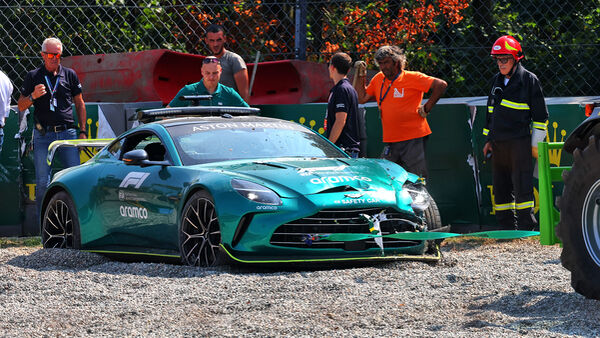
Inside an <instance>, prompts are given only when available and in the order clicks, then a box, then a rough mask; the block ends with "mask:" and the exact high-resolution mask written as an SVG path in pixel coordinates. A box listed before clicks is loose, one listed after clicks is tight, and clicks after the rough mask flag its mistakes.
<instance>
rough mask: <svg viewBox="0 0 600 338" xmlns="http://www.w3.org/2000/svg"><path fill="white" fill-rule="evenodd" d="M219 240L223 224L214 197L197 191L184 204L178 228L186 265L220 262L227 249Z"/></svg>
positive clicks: (183, 259) (211, 264) (208, 264)
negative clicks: (223, 250)
mask: <svg viewBox="0 0 600 338" xmlns="http://www.w3.org/2000/svg"><path fill="white" fill-rule="evenodd" d="M220 244H221V228H220V225H219V220H218V218H217V212H216V209H215V204H214V202H213V199H212V197H211V196H210V194H209V193H207V192H206V191H198V192H196V193H194V194H193V195H192V197H191V198H190V199H189V200H188V201H187V203H186V204H185V207H184V208H183V216H182V218H181V225H180V230H179V248H180V252H181V259H182V261H183V262H184V263H185V264H187V265H194V266H216V265H221V264H223V263H224V253H223V252H221V248H220Z"/></svg>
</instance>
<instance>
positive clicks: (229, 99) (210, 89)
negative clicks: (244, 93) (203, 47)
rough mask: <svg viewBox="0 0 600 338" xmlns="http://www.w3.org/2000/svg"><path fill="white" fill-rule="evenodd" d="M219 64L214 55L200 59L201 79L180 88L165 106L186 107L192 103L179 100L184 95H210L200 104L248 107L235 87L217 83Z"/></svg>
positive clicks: (219, 70)
mask: <svg viewBox="0 0 600 338" xmlns="http://www.w3.org/2000/svg"><path fill="white" fill-rule="evenodd" d="M220 78H221V64H220V62H219V59H217V58H216V57H214V56H207V57H206V58H204V60H202V80H200V82H196V83H192V84H190V85H187V86H184V87H183V88H181V90H180V91H179V93H177V95H175V97H174V98H173V100H172V101H171V102H170V103H169V104H168V105H167V107H187V106H190V105H191V104H192V101H189V100H180V99H179V98H180V97H182V96H184V95H212V99H210V100H201V101H200V105H201V106H230V107H249V105H248V104H247V103H246V101H244V100H243V99H242V97H241V96H240V94H238V93H237V92H236V91H235V89H233V88H230V87H227V86H224V85H222V84H220V83H219V79H220Z"/></svg>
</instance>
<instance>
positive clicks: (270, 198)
mask: <svg viewBox="0 0 600 338" xmlns="http://www.w3.org/2000/svg"><path fill="white" fill-rule="evenodd" d="M231 187H232V188H233V189H234V190H235V191H237V193H238V194H240V195H242V196H244V197H245V198H247V199H249V200H251V201H252V202H256V203H263V204H269V205H281V198H279V196H278V195H277V194H276V193H275V192H274V191H273V190H271V189H269V188H267V187H264V186H262V185H260V184H256V183H254V182H250V181H244V180H238V179H233V180H231Z"/></svg>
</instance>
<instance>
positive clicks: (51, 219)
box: [40, 191, 81, 249]
mask: <svg viewBox="0 0 600 338" xmlns="http://www.w3.org/2000/svg"><path fill="white" fill-rule="evenodd" d="M40 230H41V235H42V236H41V237H42V245H43V247H44V248H61V249H80V248H81V233H80V228H79V217H78V215H77V209H76V208H75V203H73V200H72V199H71V197H70V196H69V194H67V193H66V192H65V191H59V192H57V193H56V194H54V196H52V198H51V199H50V202H48V205H47V206H46V209H45V211H44V217H43V219H42V226H41V229H40Z"/></svg>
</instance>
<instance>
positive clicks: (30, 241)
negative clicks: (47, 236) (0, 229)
mask: <svg viewBox="0 0 600 338" xmlns="http://www.w3.org/2000/svg"><path fill="white" fill-rule="evenodd" d="M19 246H25V247H36V246H42V239H41V238H40V237H39V236H34V237H0V248H9V247H19Z"/></svg>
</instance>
